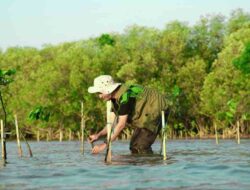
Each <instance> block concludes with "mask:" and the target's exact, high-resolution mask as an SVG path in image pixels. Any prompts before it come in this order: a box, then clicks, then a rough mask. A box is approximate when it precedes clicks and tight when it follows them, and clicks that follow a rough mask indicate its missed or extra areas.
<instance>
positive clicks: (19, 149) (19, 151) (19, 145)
mask: <svg viewBox="0 0 250 190" xmlns="http://www.w3.org/2000/svg"><path fill="white" fill-rule="evenodd" d="M14 118H15V125H16V140H17V147H18V155H19V156H20V157H22V155H23V150H22V147H21V143H20V135H19V128H18V122H17V115H16V114H15V115H14Z"/></svg>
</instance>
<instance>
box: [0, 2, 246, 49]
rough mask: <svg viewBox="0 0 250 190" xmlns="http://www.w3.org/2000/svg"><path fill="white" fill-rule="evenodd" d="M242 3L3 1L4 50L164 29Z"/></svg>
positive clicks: (0, 31)
mask: <svg viewBox="0 0 250 190" xmlns="http://www.w3.org/2000/svg"><path fill="white" fill-rule="evenodd" d="M237 8H242V9H243V10H244V11H246V12H250V0H0V49H2V50H6V48H8V47H13V46H22V47H23V46H30V47H36V48H41V47H42V46H43V45H45V44H53V45H56V44H59V43H63V42H72V41H77V40H84V39H88V38H91V37H97V36H99V35H101V34H103V33H112V32H116V33H121V34H122V33H123V32H124V30H125V29H126V28H127V27H128V26H131V25H134V24H136V25H139V26H147V27H155V28H157V29H163V28H164V26H165V25H166V24H167V23H169V22H171V21H174V20H178V21H181V22H187V23H188V24H189V25H193V24H195V23H196V22H198V21H199V19H200V17H201V16H206V15H209V14H222V15H224V16H226V17H229V16H230V13H231V12H232V10H236V9H237Z"/></svg>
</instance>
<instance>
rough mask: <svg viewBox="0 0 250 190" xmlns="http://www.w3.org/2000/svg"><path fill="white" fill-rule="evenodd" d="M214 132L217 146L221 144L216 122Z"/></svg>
mask: <svg viewBox="0 0 250 190" xmlns="http://www.w3.org/2000/svg"><path fill="white" fill-rule="evenodd" d="M214 131H215V139H216V144H219V139H218V133H217V124H216V123H215V122H214Z"/></svg>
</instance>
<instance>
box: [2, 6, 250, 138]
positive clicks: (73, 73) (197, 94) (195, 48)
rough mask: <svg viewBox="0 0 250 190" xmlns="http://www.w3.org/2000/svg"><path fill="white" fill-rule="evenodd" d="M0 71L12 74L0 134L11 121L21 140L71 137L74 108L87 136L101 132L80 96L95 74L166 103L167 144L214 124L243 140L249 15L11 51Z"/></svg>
mask: <svg viewBox="0 0 250 190" xmlns="http://www.w3.org/2000/svg"><path fill="white" fill-rule="evenodd" d="M0 69H1V71H2V72H4V71H7V70H10V69H15V70H16V73H15V74H14V75H13V76H12V77H13V80H14V81H13V82H12V83H9V84H8V85H0V91H1V94H2V97H3V102H4V105H5V107H6V112H7V127H8V129H9V130H11V131H12V130H13V131H14V129H15V127H14V114H17V115H18V119H19V126H20V127H21V129H22V130H23V131H24V132H25V133H26V135H30V136H34V135H35V134H36V131H37V130H40V131H41V134H43V132H44V134H45V133H47V132H48V131H50V132H51V133H52V134H53V133H54V134H56V132H57V131H58V130H59V129H62V130H65V131H68V129H71V131H73V132H77V131H79V128H80V121H81V101H83V103H84V117H85V121H86V128H87V131H90V130H91V129H92V130H93V129H94V130H99V129H100V128H102V127H103V126H104V124H105V105H104V103H103V102H102V101H99V100H98V98H97V97H96V96H94V95H92V94H88V92H87V88H88V87H89V86H91V85H92V83H93V79H94V78H95V77H96V76H98V75H100V74H110V75H112V76H113V77H114V78H115V80H116V81H120V82H126V83H137V84H142V85H145V86H149V87H153V88H156V89H158V90H159V91H161V92H162V93H164V94H166V95H167V96H168V97H172V98H171V99H172V101H173V107H172V110H173V111H172V114H171V115H170V118H169V120H168V127H169V128H168V129H169V131H168V134H169V136H171V137H176V136H179V137H182V136H183V137H184V136H188V137H209V136H210V135H213V134H214V127H213V126H214V124H217V126H218V129H219V133H220V134H221V135H222V134H223V135H224V136H227V137H230V136H231V135H233V134H234V133H235V125H236V122H240V126H241V134H243V135H245V136H247V135H249V133H250V129H249V128H250V127H249V124H250V121H249V120H250V14H249V13H247V12H244V11H242V10H235V11H233V12H232V14H231V16H230V18H225V17H224V16H223V15H207V16H204V17H201V18H200V20H199V22H197V23H196V24H195V25H193V26H189V25H188V24H186V23H183V22H179V21H173V22H171V23H167V24H166V26H165V28H164V29H163V30H158V29H155V28H148V27H143V26H130V27H128V28H127V29H126V30H125V31H124V33H122V34H116V33H111V34H103V35H101V36H100V37H97V38H91V39H88V40H83V41H76V42H71V43H63V44H60V45H55V46H53V45H45V46H44V47H43V48H42V49H36V48H33V47H11V48H8V49H7V50H6V51H0ZM39 114H40V116H39ZM29 116H30V117H29ZM0 118H2V119H4V112H3V111H2V109H1V112H0ZM31 118H33V120H32V119H31ZM34 118H36V119H35V120H34Z"/></svg>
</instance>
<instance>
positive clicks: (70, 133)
mask: <svg viewBox="0 0 250 190" xmlns="http://www.w3.org/2000/svg"><path fill="white" fill-rule="evenodd" d="M71 140H72V131H71V129H69V141H71Z"/></svg>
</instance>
